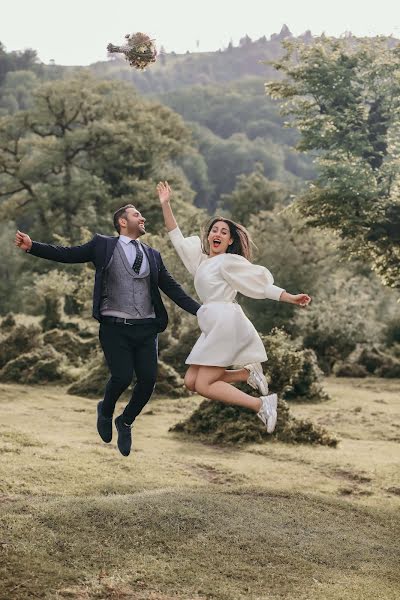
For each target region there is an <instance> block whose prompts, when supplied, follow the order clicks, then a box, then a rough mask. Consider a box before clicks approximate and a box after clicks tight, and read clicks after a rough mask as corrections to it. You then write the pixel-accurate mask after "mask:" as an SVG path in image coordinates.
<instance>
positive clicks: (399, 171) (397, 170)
mask: <svg viewBox="0 0 400 600" xmlns="http://www.w3.org/2000/svg"><path fill="white" fill-rule="evenodd" d="M284 46H285V48H286V54H285V55H284V56H283V58H282V59H281V60H279V61H278V62H276V63H275V65H274V66H275V68H276V69H277V70H278V71H279V72H280V73H282V75H283V78H282V80H281V81H274V82H270V83H268V84H267V85H266V88H267V93H268V94H269V95H270V96H272V97H273V98H275V99H281V100H283V101H284V103H283V104H282V111H283V113H284V114H286V115H289V117H290V124H291V125H292V126H295V127H297V129H298V130H299V132H300V142H299V144H298V148H299V149H300V150H302V151H311V152H314V153H315V156H316V163H317V166H318V176H317V178H316V180H315V181H313V182H312V183H311V184H310V186H309V188H308V190H307V191H306V193H304V194H303V195H302V196H301V197H300V198H299V199H298V206H299V208H300V210H301V212H302V213H303V215H305V216H306V218H307V219H308V223H309V224H311V225H314V226H320V227H324V228H329V229H332V230H334V231H335V232H337V233H338V234H339V235H340V236H341V238H342V239H343V240H345V242H346V245H347V247H348V249H349V250H350V252H351V253H353V254H354V255H357V256H360V257H363V258H364V259H367V260H368V261H369V263H370V264H371V266H372V268H373V269H374V270H375V271H376V272H378V273H379V275H380V277H381V279H382V281H383V283H384V284H386V285H389V286H393V287H398V286H400V197H399V186H400V135H399V134H400V46H399V45H397V44H396V45H394V44H393V40H392V41H391V40H388V39H385V38H378V39H373V40H363V41H357V42H355V41H354V39H351V38H350V39H341V40H335V39H331V38H325V37H322V38H320V39H318V40H316V41H315V42H314V43H313V44H311V45H306V44H304V43H302V42H299V41H295V40H290V41H285V42H284Z"/></svg>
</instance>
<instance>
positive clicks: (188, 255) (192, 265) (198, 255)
mask: <svg viewBox="0 0 400 600" xmlns="http://www.w3.org/2000/svg"><path fill="white" fill-rule="evenodd" d="M168 235H169V239H170V240H171V242H172V244H173V246H174V248H175V250H176V251H177V253H178V256H179V258H180V259H181V260H182V262H183V264H184V265H185V267H186V268H187V270H188V271H189V273H191V274H192V275H193V276H194V274H195V273H196V271H197V267H198V266H199V264H200V263H201V260H202V256H203V252H202V249H201V240H200V238H199V237H198V236H197V235H193V236H191V237H187V238H185V237H183V234H182V232H181V230H180V229H179V227H176V229H173V230H172V231H169V232H168Z"/></svg>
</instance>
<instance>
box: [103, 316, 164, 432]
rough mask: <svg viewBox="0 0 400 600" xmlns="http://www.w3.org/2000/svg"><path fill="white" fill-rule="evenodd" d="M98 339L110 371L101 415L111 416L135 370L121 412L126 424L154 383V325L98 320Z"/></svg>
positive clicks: (137, 411)
mask: <svg viewBox="0 0 400 600" xmlns="http://www.w3.org/2000/svg"><path fill="white" fill-rule="evenodd" d="M99 339H100V344H101V347H102V349H103V352H104V356H105V358H106V362H107V365H108V368H109V369H110V372H111V377H110V379H109V381H108V383H107V386H106V391H105V394H104V401H103V405H102V408H103V410H102V412H103V414H104V416H105V417H112V416H113V413H114V409H115V405H116V402H117V400H118V398H119V397H120V396H121V394H122V392H124V391H125V390H126V388H127V387H129V385H130V384H131V382H132V379H133V375H134V373H135V374H136V384H135V387H134V388H133V393H132V397H131V399H130V401H129V403H128V404H127V406H126V407H125V410H124V412H123V415H124V421H125V423H127V424H129V425H130V424H131V423H133V421H134V420H135V418H136V417H137V416H138V414H139V413H140V412H141V410H142V409H143V407H144V406H145V405H146V404H147V402H148V401H149V400H150V397H151V395H152V393H153V390H154V386H155V383H156V378H157V358H158V357H157V350H158V343H157V342H158V333H157V327H156V325H155V324H152V323H143V324H137V325H136V324H135V325H119V324H114V323H101V324H100V330H99Z"/></svg>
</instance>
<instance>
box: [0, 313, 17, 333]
mask: <svg viewBox="0 0 400 600" xmlns="http://www.w3.org/2000/svg"><path fill="white" fill-rule="evenodd" d="M16 324H17V322H16V320H15V317H14V315H13V313H8V314H7V315H6V316H5V317H3V318H2V320H1V324H0V328H1V329H2V330H9V329H13V327H15V326H16Z"/></svg>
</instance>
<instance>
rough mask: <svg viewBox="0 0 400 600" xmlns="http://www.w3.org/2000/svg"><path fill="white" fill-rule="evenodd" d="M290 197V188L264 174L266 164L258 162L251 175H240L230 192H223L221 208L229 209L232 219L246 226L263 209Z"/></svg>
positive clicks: (281, 202)
mask: <svg viewBox="0 0 400 600" xmlns="http://www.w3.org/2000/svg"><path fill="white" fill-rule="evenodd" d="M288 198H289V192H288V190H287V189H286V188H285V187H284V186H283V185H282V184H281V183H279V182H277V181H271V180H270V179H268V178H267V177H265V175H264V166H263V165H262V164H261V163H256V165H255V169H254V171H253V172H252V173H250V175H239V176H238V177H237V180H236V186H235V188H234V190H233V191H232V192H231V193H230V194H222V196H221V201H220V208H221V209H222V210H224V209H225V210H229V212H230V214H231V217H232V219H234V220H235V221H238V222H239V223H241V224H242V225H245V226H246V227H247V226H248V225H249V223H250V220H251V218H252V216H254V215H258V213H260V212H261V211H266V210H272V209H273V208H274V206H275V205H276V204H278V203H279V204H283V203H284V202H285V200H287V199H288Z"/></svg>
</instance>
